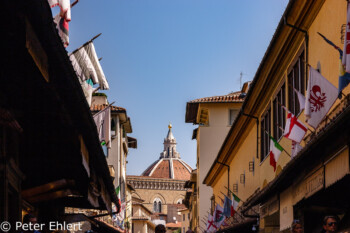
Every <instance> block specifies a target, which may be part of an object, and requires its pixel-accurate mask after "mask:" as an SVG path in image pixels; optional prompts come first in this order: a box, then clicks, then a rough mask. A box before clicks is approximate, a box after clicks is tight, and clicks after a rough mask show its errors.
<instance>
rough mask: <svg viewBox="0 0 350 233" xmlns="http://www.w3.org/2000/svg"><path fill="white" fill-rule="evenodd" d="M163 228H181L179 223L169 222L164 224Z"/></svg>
mask: <svg viewBox="0 0 350 233" xmlns="http://www.w3.org/2000/svg"><path fill="white" fill-rule="evenodd" d="M165 226H166V227H168V228H179V227H181V222H178V223H174V222H170V223H167V224H165Z"/></svg>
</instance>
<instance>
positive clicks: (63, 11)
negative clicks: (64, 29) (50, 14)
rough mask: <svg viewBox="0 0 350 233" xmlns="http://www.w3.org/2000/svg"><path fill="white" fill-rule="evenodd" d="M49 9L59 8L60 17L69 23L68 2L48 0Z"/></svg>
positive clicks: (68, 0)
mask: <svg viewBox="0 0 350 233" xmlns="http://www.w3.org/2000/svg"><path fill="white" fill-rule="evenodd" d="M48 2H49V5H50V7H51V8H53V7H55V6H59V7H60V13H59V14H60V16H61V17H62V18H64V19H66V20H67V22H69V21H71V12H70V10H71V9H70V0H48Z"/></svg>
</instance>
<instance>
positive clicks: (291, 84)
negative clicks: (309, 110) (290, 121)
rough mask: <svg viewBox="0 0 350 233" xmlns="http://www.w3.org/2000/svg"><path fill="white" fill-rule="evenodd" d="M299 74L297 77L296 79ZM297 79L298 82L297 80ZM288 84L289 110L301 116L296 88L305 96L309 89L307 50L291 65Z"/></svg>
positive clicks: (303, 50) (300, 53) (299, 54)
mask: <svg viewBox="0 0 350 233" xmlns="http://www.w3.org/2000/svg"><path fill="white" fill-rule="evenodd" d="M296 73H297V77H296ZM295 79H297V80H295ZM287 83H288V96H287V98H288V110H289V111H290V112H291V113H293V114H294V115H295V116H299V115H300V113H301V112H302V111H301V110H300V105H299V100H298V96H297V94H296V93H295V91H294V88H295V89H296V90H298V91H299V92H300V93H302V94H303V95H305V92H306V88H307V74H306V65H305V49H304V48H302V49H301V50H300V51H299V52H298V54H297V56H296V57H295V59H294V61H293V63H291V65H290V67H289V69H288V72H287Z"/></svg>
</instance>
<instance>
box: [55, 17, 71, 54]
mask: <svg viewBox="0 0 350 233" xmlns="http://www.w3.org/2000/svg"><path fill="white" fill-rule="evenodd" d="M53 21H54V22H55V24H56V28H57V30H58V35H59V36H60V37H61V40H62V43H63V46H64V47H65V48H66V47H68V45H69V24H68V23H69V22H68V21H67V19H66V18H62V17H61V15H60V14H57V15H56V16H55V17H54V18H53Z"/></svg>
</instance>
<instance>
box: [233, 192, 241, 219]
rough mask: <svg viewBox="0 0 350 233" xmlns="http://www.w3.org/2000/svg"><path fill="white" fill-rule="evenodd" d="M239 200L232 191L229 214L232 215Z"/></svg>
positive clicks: (236, 208)
mask: <svg viewBox="0 0 350 233" xmlns="http://www.w3.org/2000/svg"><path fill="white" fill-rule="evenodd" d="M240 201H241V199H239V197H237V196H236V195H235V194H234V193H232V206H231V216H232V217H233V216H234V215H235V213H236V212H237V210H238V204H239V202H240Z"/></svg>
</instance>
